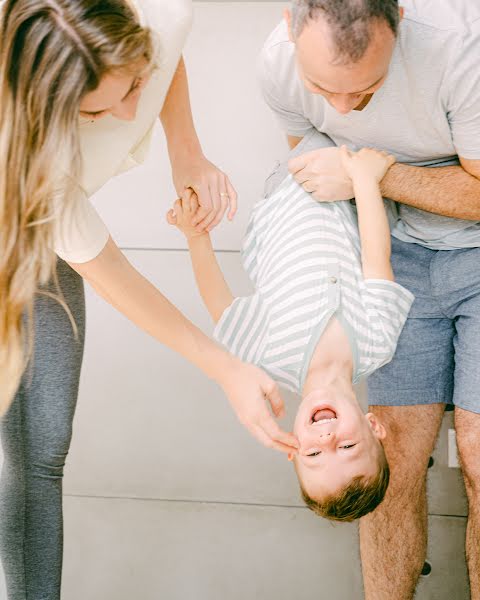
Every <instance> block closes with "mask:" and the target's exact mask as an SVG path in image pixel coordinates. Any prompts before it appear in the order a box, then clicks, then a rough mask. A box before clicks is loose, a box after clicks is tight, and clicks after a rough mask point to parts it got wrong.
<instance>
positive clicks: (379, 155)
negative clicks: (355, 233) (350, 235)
mask: <svg viewBox="0 0 480 600" xmlns="http://www.w3.org/2000/svg"><path fill="white" fill-rule="evenodd" d="M341 155H342V162H343V163H344V165H345V169H346V170H347V173H348V174H349V175H350V177H351V179H352V182H353V189H354V192H355V202H356V204H357V212H358V229H359V232H360V243H361V249H362V270H363V276H364V277H365V279H388V280H391V281H393V280H394V276H393V271H392V265H391V263H390V254H391V242H390V226H389V223H388V218H387V213H386V211H385V206H384V203H383V198H382V195H381V193H380V181H381V180H382V178H383V176H384V175H385V173H386V172H387V170H388V169H389V168H390V166H391V165H392V164H393V163H394V158H393V157H392V156H389V155H387V154H386V153H383V152H378V151H377V150H372V149H370V148H364V149H363V150H360V152H358V153H356V154H352V153H350V152H349V151H348V150H347V149H346V147H345V146H344V147H343V148H342V149H341Z"/></svg>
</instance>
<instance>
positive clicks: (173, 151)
mask: <svg viewBox="0 0 480 600" xmlns="http://www.w3.org/2000/svg"><path fill="white" fill-rule="evenodd" d="M160 120H161V122H162V125H163V129H164V131H165V135H166V138H167V144H168V153H169V155H170V161H171V162H172V163H173V162H175V160H176V158H177V157H178V156H179V155H184V154H190V155H192V154H198V153H200V154H201V153H202V149H201V146H200V142H199V140H198V136H197V133H196V131H195V125H194V123H193V117H192V108H191V105H190V95H189V91H188V79H187V71H186V68H185V62H184V60H183V57H182V58H181V59H180V62H179V63H178V66H177V70H176V72H175V75H174V77H173V79H172V83H171V84H170V88H169V90H168V94H167V97H166V98H165V103H164V105H163V108H162V112H161V113H160Z"/></svg>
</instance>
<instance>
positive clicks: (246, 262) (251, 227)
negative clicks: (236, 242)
mask: <svg viewBox="0 0 480 600" xmlns="http://www.w3.org/2000/svg"><path fill="white" fill-rule="evenodd" d="M254 214H255V213H253V214H252V215H251V217H250V222H249V223H248V227H247V231H246V233H245V237H244V238H243V243H242V252H241V256H242V263H243V268H244V269H245V271H246V273H247V275H248V276H249V278H250V281H251V282H252V283H253V285H257V274H258V256H257V252H258V238H257V233H256V231H255V220H254Z"/></svg>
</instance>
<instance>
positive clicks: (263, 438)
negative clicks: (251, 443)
mask: <svg viewBox="0 0 480 600" xmlns="http://www.w3.org/2000/svg"><path fill="white" fill-rule="evenodd" d="M250 433H251V434H252V435H253V436H254V437H255V438H256V439H257V440H258V441H259V442H260V443H261V444H263V445H264V446H265V447H266V448H272V449H273V450H279V451H280V452H284V453H285V454H287V455H291V454H295V453H296V450H292V447H291V446H288V445H286V444H283V443H282V442H279V441H277V440H275V439H272V438H271V437H270V436H269V435H268V434H266V433H265V431H264V430H263V429H262V428H261V427H259V426H258V425H253V426H252V427H250Z"/></svg>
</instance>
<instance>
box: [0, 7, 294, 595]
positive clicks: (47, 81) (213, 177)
mask: <svg viewBox="0 0 480 600" xmlns="http://www.w3.org/2000/svg"><path fill="white" fill-rule="evenodd" d="M130 2H131V0H6V1H5V2H4V3H3V6H2V15H1V40H0V80H1V82H0V83H1V87H0V394H1V396H0V413H2V414H3V413H5V416H4V417H3V419H2V421H1V440H2V446H3V451H4V456H5V462H4V468H3V472H2V479H1V489H0V540H1V542H0V551H1V557H2V563H3V567H4V570H5V574H6V580H7V587H8V594H9V599H10V600H25V599H26V598H28V599H30V598H32V599H35V600H36V599H39V598H42V599H44V600H47V599H48V600H53V599H58V598H59V595H60V573H61V558H62V504H61V481H62V475H63V465H64V462H65V457H66V454H67V452H68V447H69V443H70V435H71V424H72V418H73V413H74V409H75V402H76V395H77V389H78V377H79V372H80V365H81V358H82V350H83V337H84V300H83V282H82V278H83V279H86V280H87V281H88V282H89V283H90V284H91V285H92V286H93V288H94V289H95V290H96V291H97V292H98V293H99V294H100V295H101V296H102V297H103V298H104V299H106V300H107V301H108V302H109V303H110V304H111V305H112V306H114V307H115V308H117V309H118V310H120V311H121V312H122V313H123V314H124V315H126V316H127V317H128V318H129V319H130V320H132V321H133V322H134V323H136V324H137V325H138V326H139V327H141V328H142V329H143V330H145V331H147V332H148V333H150V334H151V335H152V336H154V337H155V338H156V339H157V340H159V341H160V342H162V343H164V344H166V345H167V346H169V347H170V348H172V349H174V350H176V351H177V352H179V353H180V354H182V355H183V356H184V357H186V358H187V359H188V360H190V361H191V362H192V363H194V364H195V365H197V366H198V367H199V368H200V369H202V370H203V371H204V372H205V373H206V374H207V376H209V377H211V378H213V379H215V380H216V381H217V382H218V383H219V384H220V385H221V386H222V388H223V390H224V391H225V393H226V395H227V396H228V398H229V400H230V402H231V404H232V406H233V408H234V410H235V411H236V413H237V415H238V417H239V418H240V420H241V421H242V422H243V423H245V424H246V425H247V426H248V427H249V428H250V430H251V432H252V433H253V434H254V435H255V436H256V437H257V438H258V439H260V441H262V442H263V443H265V444H266V445H268V446H272V447H277V448H280V449H285V450H290V451H291V450H292V446H294V445H295V440H294V438H293V436H291V435H289V434H286V433H284V432H282V431H281V430H280V429H279V428H278V426H277V424H276V423H275V421H274V420H273V418H272V417H271V416H270V413H269V411H268V409H267V405H266V402H265V401H264V400H265V398H266V399H267V400H268V401H269V403H270V404H271V406H272V408H273V411H274V413H275V414H276V415H277V416H278V415H279V414H280V413H281V411H282V400H281V398H280V397H279V395H278V391H277V389H276V387H275V384H274V383H273V382H272V381H271V380H270V379H269V378H268V377H267V376H266V375H265V374H264V373H263V372H261V371H259V370H258V369H256V368H255V367H253V366H251V365H245V364H243V363H241V362H240V361H239V360H238V359H236V358H234V357H233V356H231V355H229V354H228V353H227V352H225V351H224V350H223V349H221V348H219V347H218V346H217V345H215V344H214V343H213V342H212V341H211V340H210V339H209V338H207V337H206V336H205V335H203V334H202V333H201V332H200V331H199V330H198V329H197V328H196V327H194V326H193V325H192V324H191V323H190V322H189V321H188V320H187V319H185V317H184V316H183V315H182V314H181V313H180V312H179V311H178V310H176V308H175V307H174V306H172V305H171V304H170V303H169V302H168V301H167V300H166V299H165V298H164V296H162V294H161V293H160V292H158V291H157V290H156V289H155V288H154V287H153V286H152V285H151V284H150V283H149V282H148V281H146V280H145V279H144V278H143V277H142V276H141V275H140V273H138V272H137V271H136V270H135V269H134V268H133V267H132V266H131V265H130V264H129V262H128V261H127V260H126V258H125V257H124V256H123V254H122V253H121V252H120V251H119V249H118V248H117V246H116V245H115V243H114V242H113V240H112V239H111V238H110V236H109V234H108V230H107V229H106V227H105V225H104V224H103V222H102V221H101V219H100V218H99V216H98V215H97V213H96V212H95V211H94V209H93V207H92V206H91V204H90V203H89V201H88V196H89V195H91V194H92V193H93V192H94V191H96V190H97V189H98V188H99V187H101V186H102V185H103V184H104V183H105V182H106V181H107V180H108V179H109V178H110V177H112V176H114V175H115V174H117V173H119V172H121V171H123V170H125V169H127V168H129V167H131V166H133V165H135V164H136V163H138V162H141V160H142V159H143V156H144V153H145V150H146V147H147V146H148V141H149V137H150V133H151V129H152V126H153V123H154V122H155V120H156V118H157V117H158V116H159V114H160V113H161V120H162V124H163V126H164V129H165V132H166V136H167V141H168V149H169V154H170V158H171V163H172V172H173V178H174V181H175V185H176V188H177V192H178V194H179V195H182V193H183V191H184V189H185V188H186V187H188V186H190V187H193V188H194V189H195V190H196V191H197V192H198V194H199V198H200V203H201V205H202V209H203V212H202V214H201V215H200V218H199V222H198V227H199V228H200V229H203V228H208V229H211V228H212V227H213V226H215V225H216V224H217V223H218V222H219V221H220V220H221V218H222V217H223V214H224V213H225V211H226V210H227V208H228V204H229V202H230V207H229V216H230V218H231V217H233V214H234V212H235V202H236V199H235V192H234V190H233V189H232V187H231V185H230V183H229V181H228V178H227V177H226V176H225V175H223V173H221V172H220V171H219V170H218V169H217V168H216V167H214V166H213V165H212V164H211V163H209V162H208V161H207V160H206V159H205V157H204V156H203V154H202V151H201V148H200V144H199V142H198V139H197V137H196V134H195V130H194V127H193V122H192V117H191V111H190V106H189V99H188V89H187V80H186V74H185V70H184V66H183V62H182V60H181V48H182V45H183V42H184V39H185V36H186V33H187V31H188V27H189V23H190V8H189V5H188V3H187V2H186V0H177V1H173V0H161V1H160V0H154V1H153V0H137V2H136V3H135V4H131V3H130ZM56 255H57V256H58V258H57V256H56ZM28 359H30V360H29V365H28V369H26V370H25V364H26V362H27V360H28Z"/></svg>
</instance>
